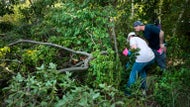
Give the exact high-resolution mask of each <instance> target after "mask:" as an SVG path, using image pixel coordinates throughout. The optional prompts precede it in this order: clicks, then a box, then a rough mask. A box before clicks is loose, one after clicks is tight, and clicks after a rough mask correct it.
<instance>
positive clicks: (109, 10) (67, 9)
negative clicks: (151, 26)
mask: <svg viewBox="0 0 190 107" xmlns="http://www.w3.org/2000/svg"><path fill="white" fill-rule="evenodd" d="M9 1H10V0H9ZM11 1H15V0H11ZM2 2H3V1H1V2H0V3H2ZM160 2H163V3H162V5H160ZM131 3H132V2H131V1H127V0H118V1H116V0H103V1H102V0H61V1H60V0H32V3H29V2H27V3H26V4H25V3H24V4H23V5H20V4H19V5H18V7H19V11H18V9H15V11H14V13H18V14H14V15H13V16H10V17H9V15H7V16H6V17H3V18H0V19H1V20H3V21H5V20H4V19H6V21H10V22H11V23H7V22H1V23H0V24H1V25H2V26H1V31H0V32H3V33H6V34H1V41H0V42H1V47H4V46H5V45H7V44H9V43H10V42H13V41H15V40H17V39H20V38H23V39H33V40H38V41H45V42H51V43H55V44H59V45H62V46H65V47H68V48H71V49H74V50H80V51H85V52H88V53H92V54H93V59H92V60H91V62H90V66H89V69H88V71H86V72H83V73H81V72H77V73H78V74H80V75H78V74H75V76H71V74H70V73H68V74H59V73H58V71H57V70H56V69H57V68H65V67H67V66H65V65H64V63H66V62H68V63H70V62H69V61H71V60H72V58H76V59H79V58H80V56H78V55H72V54H71V53H69V52H66V51H64V50H59V49H56V48H51V47H47V46H42V45H40V46H39V45H31V44H30V45H27V44H25V43H22V44H21V45H16V46H13V47H11V51H10V50H9V48H6V47H4V48H1V51H0V58H1V59H2V60H1V63H0V64H1V65H0V70H1V74H0V84H1V87H0V89H1V91H0V94H1V95H2V96H1V98H0V100H1V101H0V103H4V105H6V106H58V107H59V106H67V107H68V106H93V107H94V106H100V107H101V106H102V107H105V106H112V107H114V106H121V107H126V106H132V107H135V106H140V107H143V106H145V107H147V106H149V105H150V106H154V103H159V104H157V105H155V106H160V105H161V106H181V105H183V106H184V107H186V106H187V107H188V106H189V98H190V97H189V96H190V95H189V87H190V86H189V80H190V79H189V77H190V76H189V75H190V74H189V72H188V71H189V62H190V61H189V59H188V57H189V53H188V52H190V50H189V45H188V41H189V38H188V37H187V36H186V35H188V31H187V28H188V27H185V28H184V26H188V21H189V20H188V17H189V14H188V13H189V11H188V10H189V9H188V8H189V7H188V6H186V5H187V4H188V3H187V4H184V3H185V0H182V1H173V0H172V1H170V0H169V1H162V0H161V1H157V0H152V1H147V0H145V1H142V0H135V2H134V4H135V5H134V6H135V11H134V12H135V14H134V17H133V19H131V18H130V15H131ZM12 4H15V3H11V4H8V5H5V4H3V5H2V4H0V7H1V6H3V7H2V8H1V10H0V11H1V12H0V13H1V14H0V15H1V16H4V14H5V13H12V12H13V11H12V9H13V5H12ZM5 7H7V8H6V9H5ZM159 7H161V9H162V14H157V11H158V9H159ZM7 9H8V10H7ZM183 9H184V14H183V15H182V18H181V20H179V21H180V22H179V24H176V21H177V20H178V18H179V15H180V13H182V12H183V11H182V10H183ZM9 10H10V11H9ZM157 16H161V18H162V29H163V30H164V32H165V37H166V40H167V45H168V48H167V57H168V69H167V71H166V72H167V73H164V74H163V75H161V73H158V72H157V71H159V72H160V70H157V68H158V67H157V68H156V69H155V68H154V66H153V67H152V68H151V69H150V71H151V74H153V75H156V74H157V75H158V76H155V77H154V81H152V82H153V83H150V86H149V92H150V93H149V94H150V95H147V97H145V98H144V97H142V93H141V90H139V86H140V81H137V83H136V84H134V86H133V87H132V96H131V97H129V98H128V97H124V96H123V92H122V91H123V86H124V85H125V84H126V82H127V79H128V75H129V72H130V67H131V66H130V67H129V69H125V66H124V65H125V63H126V62H128V61H129V62H130V63H131V64H132V63H133V62H134V59H135V57H136V54H132V55H131V56H130V57H124V56H122V50H123V49H124V48H125V46H127V45H126V44H125V43H126V41H125V38H124V36H125V35H126V34H128V32H130V31H131V30H132V29H133V26H132V22H133V21H134V20H137V19H142V20H143V22H148V23H151V22H152V20H153V19H154V18H157ZM111 18H113V19H114V22H112V21H111V20H110V19H111ZM15 19H17V20H15ZM19 21H20V22H19ZM182 22H183V23H182ZM175 25H176V26H177V32H178V33H177V35H173V34H172V32H173V31H172V30H173V28H174V27H175ZM112 27H114V28H115V32H116V39H117V43H118V44H117V48H118V51H119V56H118V55H117V54H118V53H115V52H114V48H115V47H114V45H115V44H114V41H113V40H112V39H113V37H112V36H111V35H112V34H111V33H113V32H112ZM12 28H13V29H12ZM10 30H13V31H10ZM5 31H6V32H5ZM9 31H10V32H9ZM179 34H180V35H179ZM181 34H184V36H183V35H181ZM113 47H114V48H113ZM102 51H106V52H107V53H106V54H105V53H103V54H102ZM134 53H135V50H134ZM51 62H53V63H56V65H57V66H56V65H55V64H53V63H51ZM48 64H49V65H48ZM40 65H42V66H41V67H38V66H40ZM46 65H48V66H46ZM148 74H150V72H148ZM81 75H82V76H81ZM12 77H13V78H12ZM72 77H73V78H75V79H77V80H79V81H80V80H84V81H82V82H81V81H80V85H79V83H77V82H78V81H77V82H76V81H75V80H73V79H72ZM3 88H4V89H3ZM2 89H3V90H2ZM117 89H119V90H117Z"/></svg>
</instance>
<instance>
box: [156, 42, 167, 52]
mask: <svg viewBox="0 0 190 107" xmlns="http://www.w3.org/2000/svg"><path fill="white" fill-rule="evenodd" d="M160 48H161V50H162V51H160V52H161V54H162V52H165V53H166V46H165V44H160ZM159 50H160V49H159ZM157 52H158V50H157Z"/></svg>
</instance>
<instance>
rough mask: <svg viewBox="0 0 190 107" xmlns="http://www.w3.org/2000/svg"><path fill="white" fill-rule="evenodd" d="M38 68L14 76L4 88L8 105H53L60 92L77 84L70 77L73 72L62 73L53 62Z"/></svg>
mask: <svg viewBox="0 0 190 107" xmlns="http://www.w3.org/2000/svg"><path fill="white" fill-rule="evenodd" d="M37 70H38V71H36V72H34V73H33V74H30V75H26V76H24V75H21V74H20V73H17V75H15V76H13V79H12V80H11V81H10V85H9V86H8V87H6V88H4V89H3V90H4V92H5V94H4V95H5V96H4V97H5V102H6V105H7V106H51V105H53V104H54V102H55V101H57V100H58V99H59V98H58V94H63V92H64V91H65V90H67V89H69V88H72V86H75V85H74V81H73V80H70V79H69V77H70V76H71V74H69V73H67V74H65V75H64V74H63V75H60V74H59V73H58V71H57V70H56V65H55V64H53V63H50V64H49V66H48V68H46V67H45V66H44V65H42V66H41V67H38V68H37Z"/></svg>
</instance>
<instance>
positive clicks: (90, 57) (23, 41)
mask: <svg viewBox="0 0 190 107" xmlns="http://www.w3.org/2000/svg"><path fill="white" fill-rule="evenodd" d="M19 43H33V44H40V45H47V46H53V47H56V48H60V49H64V50H66V51H69V52H71V53H75V54H81V55H85V56H87V58H86V59H85V60H84V61H83V63H84V64H81V66H80V67H76V66H75V67H69V68H64V69H60V70H58V71H59V72H60V73H63V72H67V71H84V70H87V69H88V68H89V61H90V60H91V59H92V58H93V57H92V55H91V54H89V53H87V52H83V51H75V50H73V49H70V48H67V47H64V46H61V45H57V44H53V43H47V42H39V41H34V40H23V39H19V40H18V41H15V42H13V43H10V44H9V46H13V45H16V44H19ZM104 53H105V52H104Z"/></svg>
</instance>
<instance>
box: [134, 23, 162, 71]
mask: <svg viewBox="0 0 190 107" xmlns="http://www.w3.org/2000/svg"><path fill="white" fill-rule="evenodd" d="M133 27H134V29H135V31H136V32H140V31H143V35H144V37H145V39H146V40H147V41H148V45H149V47H150V48H151V49H152V50H153V52H154V54H155V60H156V62H157V64H158V66H159V67H160V68H161V69H162V70H165V69H166V47H165V44H164V32H163V31H162V30H161V29H159V28H158V27H157V26H155V25H154V24H147V25H144V24H143V23H142V22H141V21H136V22H134V24H133Z"/></svg>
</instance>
